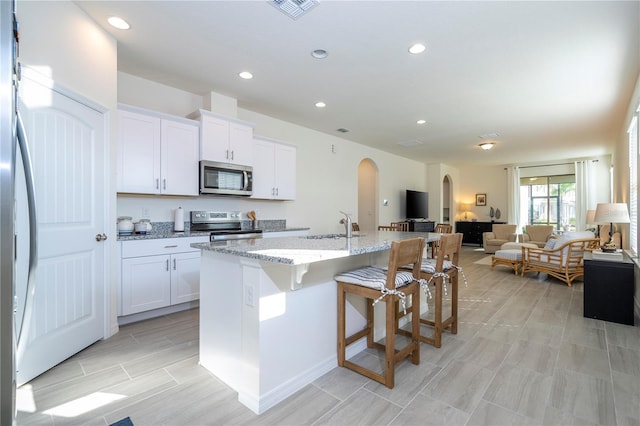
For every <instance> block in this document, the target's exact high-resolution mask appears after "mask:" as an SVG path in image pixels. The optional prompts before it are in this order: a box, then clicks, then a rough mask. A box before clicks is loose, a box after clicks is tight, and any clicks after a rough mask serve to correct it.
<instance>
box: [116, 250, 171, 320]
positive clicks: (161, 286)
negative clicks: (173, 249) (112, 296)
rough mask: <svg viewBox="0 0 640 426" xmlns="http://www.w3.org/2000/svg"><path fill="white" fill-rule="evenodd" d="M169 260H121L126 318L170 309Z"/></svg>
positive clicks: (162, 257)
mask: <svg viewBox="0 0 640 426" xmlns="http://www.w3.org/2000/svg"><path fill="white" fill-rule="evenodd" d="M170 258H171V257H170V256H168V255H166V256H145V257H131V258H128V259H122V314H123V315H130V314H135V313H137V312H143V311H148V310H150V309H157V308H162V307H164V306H169V304H170V303H171V273H170V269H169V268H170V260H171V259H170Z"/></svg>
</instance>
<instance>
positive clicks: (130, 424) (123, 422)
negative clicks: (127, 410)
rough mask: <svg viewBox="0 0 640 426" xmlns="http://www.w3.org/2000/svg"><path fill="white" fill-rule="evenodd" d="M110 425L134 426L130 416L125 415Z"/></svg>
mask: <svg viewBox="0 0 640 426" xmlns="http://www.w3.org/2000/svg"><path fill="white" fill-rule="evenodd" d="M109 426H133V422H132V421H131V419H130V418H129V417H125V418H124V419H122V420H118V421H117V422H115V423H111V424H110V425H109Z"/></svg>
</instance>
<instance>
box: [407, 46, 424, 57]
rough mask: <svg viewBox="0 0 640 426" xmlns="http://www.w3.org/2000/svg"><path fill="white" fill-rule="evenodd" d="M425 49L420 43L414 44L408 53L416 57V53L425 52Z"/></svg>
mask: <svg viewBox="0 0 640 426" xmlns="http://www.w3.org/2000/svg"><path fill="white" fill-rule="evenodd" d="M426 48H427V47H426V46H425V45H424V44H422V43H416V44H414V45H412V46H411V47H409V53H411V54H413V55H417V54H418V53H422V52H424V51H425V49H426Z"/></svg>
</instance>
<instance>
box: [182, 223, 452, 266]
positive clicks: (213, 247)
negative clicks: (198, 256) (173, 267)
mask: <svg viewBox="0 0 640 426" xmlns="http://www.w3.org/2000/svg"><path fill="white" fill-rule="evenodd" d="M416 237H423V238H425V239H426V240H427V242H431V241H437V240H438V239H439V238H440V234H437V233H432V232H396V231H373V232H367V233H363V234H360V233H358V232H354V234H353V237H352V238H349V239H347V238H345V237H344V234H325V235H309V236H305V237H282V238H258V239H254V240H227V241H213V242H209V243H193V244H191V247H194V248H198V249H201V250H205V251H212V252H216V253H225V254H231V255H235V256H241V257H247V258H251V259H256V260H263V261H267V262H274V263H282V264H287V265H301V264H305V263H313V262H320V261H323V260H329V259H337V258H343V257H348V256H356V255H359V254H366V253H375V252H378V251H383V250H389V249H390V248H391V241H394V240H406V239H410V238H416Z"/></svg>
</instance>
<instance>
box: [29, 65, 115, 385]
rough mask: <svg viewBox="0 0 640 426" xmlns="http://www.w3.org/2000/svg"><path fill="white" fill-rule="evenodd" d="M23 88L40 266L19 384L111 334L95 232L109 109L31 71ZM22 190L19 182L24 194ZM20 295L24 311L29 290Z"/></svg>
mask: <svg viewBox="0 0 640 426" xmlns="http://www.w3.org/2000/svg"><path fill="white" fill-rule="evenodd" d="M20 92H21V93H20V107H19V108H20V113H21V114H22V118H23V120H24V125H25V130H26V134H27V140H28V143H29V147H30V152H31V157H32V161H33V172H34V179H35V196H36V206H37V209H36V210H37V222H38V225H37V226H38V228H37V229H38V231H37V241H38V267H37V270H36V278H35V287H34V288H35V293H34V297H33V315H32V316H31V318H30V321H28V320H25V325H26V326H27V327H28V329H27V330H24V331H23V334H24V333H26V343H25V345H26V346H25V349H24V350H23V351H19V354H22V356H20V357H19V358H18V359H17V369H18V371H17V382H18V385H21V384H24V383H26V382H27V381H29V380H31V379H32V378H34V377H36V376H38V375H39V374H41V373H43V372H44V371H46V370H48V369H49V368H51V367H53V366H54V365H56V364H58V363H59V362H61V361H63V360H64V359H66V358H68V357H70V356H71V355H73V354H75V353H76V352H78V351H80V350H82V349H83V348H85V347H87V346H89V345H90V344H92V343H93V342H95V341H97V340H99V339H101V338H102V337H104V330H105V327H104V324H105V300H106V298H105V281H106V279H105V275H106V271H105V264H106V252H107V245H106V244H105V243H104V241H98V239H97V238H96V237H97V235H102V234H103V233H104V232H105V230H106V213H105V211H106V210H107V209H106V207H107V203H106V200H107V188H108V187H107V180H106V176H105V171H106V164H107V162H108V155H107V149H106V148H107V144H106V137H105V120H106V117H105V114H104V113H103V112H101V111H98V108H96V107H93V106H91V107H90V106H87V105H88V104H89V103H88V102H84V101H82V102H81V101H78V100H74V99H72V97H70V96H74V95H73V94H70V93H68V92H66V91H65V92H64V94H63V93H61V92H60V91H57V90H54V89H50V88H49V87H47V85H43V84H40V83H39V82H36V81H34V80H31V79H29V78H26V77H25V78H23V79H22V83H21V87H20ZM21 191H22V190H21V188H20V185H19V184H18V185H17V187H16V193H17V196H16V197H17V198H19V197H20V192H21ZM17 209H20V200H19V199H18V200H17ZM17 216H19V217H20V216H24V212H23V213H20V212H18V214H17ZM16 229H17V241H18V245H20V244H21V242H23V243H24V244H26V242H27V241H28V235H24V234H20V232H24V227H23V226H20V225H19V224H17V225H16ZM23 261H24V259H20V258H19V259H17V264H20V263H21V262H23ZM17 297H18V306H19V308H18V311H19V312H22V309H23V307H24V303H25V300H24V299H25V296H24V292H23V291H19V292H18V293H17Z"/></svg>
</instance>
